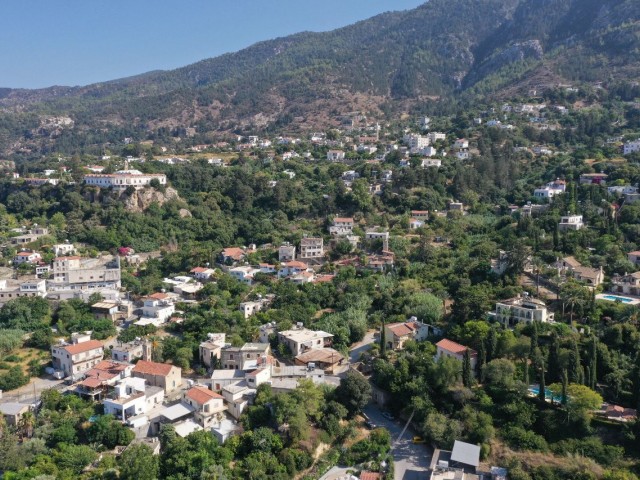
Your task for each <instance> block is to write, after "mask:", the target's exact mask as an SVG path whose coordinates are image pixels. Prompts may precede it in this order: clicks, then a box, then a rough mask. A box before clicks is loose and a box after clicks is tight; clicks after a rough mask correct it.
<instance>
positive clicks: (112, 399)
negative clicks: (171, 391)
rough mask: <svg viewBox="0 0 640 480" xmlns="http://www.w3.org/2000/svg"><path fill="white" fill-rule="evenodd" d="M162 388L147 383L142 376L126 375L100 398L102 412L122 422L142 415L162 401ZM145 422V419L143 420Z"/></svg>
mask: <svg viewBox="0 0 640 480" xmlns="http://www.w3.org/2000/svg"><path fill="white" fill-rule="evenodd" d="M164 394H165V392H164V390H163V389H162V388H161V387H158V386H154V385H148V384H147V382H146V381H145V380H144V379H143V378H138V377H128V378H124V379H122V380H120V382H118V383H117V384H116V385H115V387H114V389H113V391H112V392H111V394H109V395H108V396H107V397H106V398H104V399H103V400H102V405H103V407H104V413H105V414H107V415H113V416H114V417H115V418H117V419H118V420H122V422H123V423H124V422H131V421H132V419H133V417H137V416H138V415H144V414H146V413H148V412H149V411H151V410H152V409H153V408H155V407H157V406H159V405H162V403H163V402H164ZM144 422H145V423H146V419H145V420H144Z"/></svg>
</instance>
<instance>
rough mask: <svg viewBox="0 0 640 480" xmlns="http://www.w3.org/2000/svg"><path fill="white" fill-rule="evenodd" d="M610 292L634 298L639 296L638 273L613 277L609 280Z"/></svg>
mask: <svg viewBox="0 0 640 480" xmlns="http://www.w3.org/2000/svg"><path fill="white" fill-rule="evenodd" d="M611 291H612V292H613V293H622V294H624V295H633V296H635V297H638V296H640V272H635V273H631V274H625V275H614V276H613V277H612V278H611Z"/></svg>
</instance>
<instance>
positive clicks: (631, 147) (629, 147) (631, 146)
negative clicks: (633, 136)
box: [622, 140, 640, 155]
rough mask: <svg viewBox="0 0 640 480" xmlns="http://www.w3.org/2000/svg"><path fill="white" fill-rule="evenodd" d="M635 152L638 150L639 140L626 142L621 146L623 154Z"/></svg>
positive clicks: (639, 146) (639, 150) (639, 149)
mask: <svg viewBox="0 0 640 480" xmlns="http://www.w3.org/2000/svg"><path fill="white" fill-rule="evenodd" d="M635 152H640V140H635V141H633V142H627V143H625V144H624V146H623V147H622V153H623V155H630V154H632V153H635Z"/></svg>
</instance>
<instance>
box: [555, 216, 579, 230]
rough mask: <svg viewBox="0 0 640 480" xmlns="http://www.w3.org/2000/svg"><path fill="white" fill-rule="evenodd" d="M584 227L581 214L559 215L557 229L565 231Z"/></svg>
mask: <svg viewBox="0 0 640 480" xmlns="http://www.w3.org/2000/svg"><path fill="white" fill-rule="evenodd" d="M582 228H584V223H583V221H582V215H565V216H563V217H560V223H558V230H559V231H561V232H566V231H569V230H581V229H582Z"/></svg>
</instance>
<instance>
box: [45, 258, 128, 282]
mask: <svg viewBox="0 0 640 480" xmlns="http://www.w3.org/2000/svg"><path fill="white" fill-rule="evenodd" d="M120 286H121V284H120V257H118V256H117V255H116V257H115V258H113V259H109V260H108V261H106V262H104V261H101V260H100V259H94V258H80V257H75V256H74V257H57V258H55V259H54V261H53V276H52V278H51V279H49V280H48V281H47V287H48V289H49V291H62V290H87V289H98V288H107V289H116V290H117V289H119V288H120Z"/></svg>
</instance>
